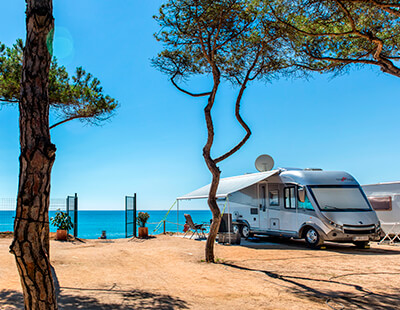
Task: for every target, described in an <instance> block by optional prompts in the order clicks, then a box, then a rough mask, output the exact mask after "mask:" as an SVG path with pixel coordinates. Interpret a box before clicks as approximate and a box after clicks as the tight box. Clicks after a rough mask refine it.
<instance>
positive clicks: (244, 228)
mask: <svg viewBox="0 0 400 310" xmlns="http://www.w3.org/2000/svg"><path fill="white" fill-rule="evenodd" d="M241 234H242V237H243V238H245V239H247V238H249V237H250V236H251V233H250V227H249V226H247V225H243V226H242V229H241Z"/></svg>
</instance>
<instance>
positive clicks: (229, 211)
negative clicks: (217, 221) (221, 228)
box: [226, 196, 232, 244]
mask: <svg viewBox="0 0 400 310" xmlns="http://www.w3.org/2000/svg"><path fill="white" fill-rule="evenodd" d="M226 200H227V201H228V235H229V244H232V243H231V216H232V214H231V209H230V206H229V196H226Z"/></svg>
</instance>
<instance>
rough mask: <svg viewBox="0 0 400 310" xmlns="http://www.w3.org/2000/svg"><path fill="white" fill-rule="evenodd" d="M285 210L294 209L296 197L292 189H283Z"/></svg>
mask: <svg viewBox="0 0 400 310" xmlns="http://www.w3.org/2000/svg"><path fill="white" fill-rule="evenodd" d="M285 208H286V209H296V196H295V193H294V187H285Z"/></svg>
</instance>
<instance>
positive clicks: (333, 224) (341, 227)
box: [329, 221, 343, 230]
mask: <svg viewBox="0 0 400 310" xmlns="http://www.w3.org/2000/svg"><path fill="white" fill-rule="evenodd" d="M329 224H331V225H332V226H333V227H335V228H337V229H339V230H343V226H341V225H339V224H336V223H335V222H332V221H330V222H329Z"/></svg>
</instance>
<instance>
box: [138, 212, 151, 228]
mask: <svg viewBox="0 0 400 310" xmlns="http://www.w3.org/2000/svg"><path fill="white" fill-rule="evenodd" d="M149 217H150V215H149V214H148V213H147V212H139V213H138V215H137V218H136V222H137V224H138V225H139V226H140V227H145V226H146V222H147V220H148V219H149Z"/></svg>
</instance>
